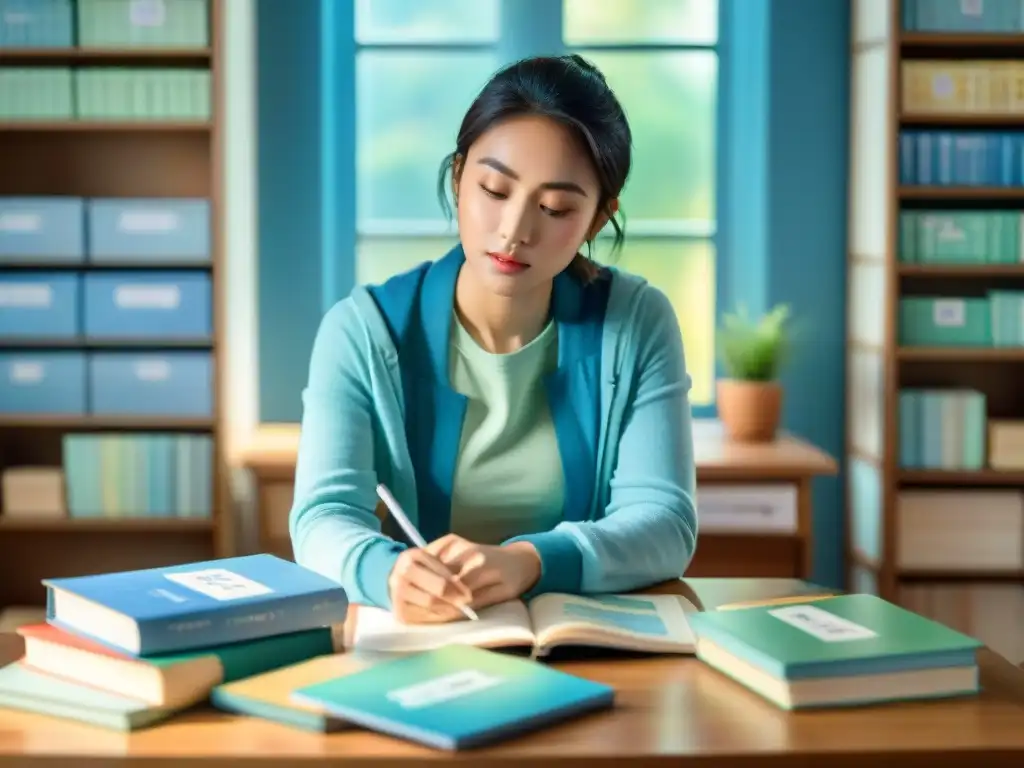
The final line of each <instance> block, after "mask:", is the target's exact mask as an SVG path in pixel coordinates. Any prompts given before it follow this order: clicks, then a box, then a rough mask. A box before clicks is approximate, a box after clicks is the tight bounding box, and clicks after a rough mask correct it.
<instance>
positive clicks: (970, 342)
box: [900, 296, 992, 347]
mask: <svg viewBox="0 0 1024 768" xmlns="http://www.w3.org/2000/svg"><path fill="white" fill-rule="evenodd" d="M900 343H901V344H904V345H908V346H964V347H978V346H990V345H991V344H992V323H991V316H990V311H989V302H988V299H985V298H939V297H919V296H913V297H908V298H904V299H901V300H900Z"/></svg>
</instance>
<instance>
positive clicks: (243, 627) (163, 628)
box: [43, 554, 348, 656]
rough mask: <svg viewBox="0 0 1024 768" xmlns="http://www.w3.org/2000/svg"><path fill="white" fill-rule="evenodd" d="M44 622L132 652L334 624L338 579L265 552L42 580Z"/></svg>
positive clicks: (338, 612)
mask: <svg viewBox="0 0 1024 768" xmlns="http://www.w3.org/2000/svg"><path fill="white" fill-rule="evenodd" d="M43 585H44V586H45V587H46V618H47V621H48V622H49V623H50V624H52V625H54V626H56V627H59V628H61V629H64V630H66V631H68V632H72V633H75V634H78V635H81V636H83V637H89V638H92V639H93V640H96V641H97V642H100V643H104V644H105V645H107V646H110V647H112V648H116V649H118V650H121V651H123V652H125V653H129V654H132V655H135V656H142V655H151V654H155V653H174V652H177V651H187V650H192V649H195V648H205V647H207V646H211V645H223V644H225V643H234V642H239V641H242V640H254V639H256V638H260V637H269V636H271V635H282V634H285V633H288V632H300V631H303V630H307V629H313V628H315V627H326V626H330V625H332V624H340V623H342V622H343V621H344V620H345V613H346V611H347V610H348V599H347V597H346V595H345V591H344V589H342V587H341V585H339V584H337V583H335V582H333V581H331V580H330V579H328V578H326V577H324V576H321V575H320V574H318V573H315V572H313V571H310V570H308V569H306V568H303V567H302V566H300V565H297V564H295V563H293V562H290V561H288V560H282V559H281V558H278V557H274V556H273V555H265V554H263V555H249V556H246V557H234V558H225V559H222V560H210V561H207V562H200V563H191V564H186V565H173V566H167V567H163V568H147V569H145V570H140V571H125V572H122V573H107V574H100V575H96V576H78V577H74V578H67V579H44V580H43Z"/></svg>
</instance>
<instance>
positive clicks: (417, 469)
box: [289, 247, 697, 608]
mask: <svg viewBox="0 0 1024 768" xmlns="http://www.w3.org/2000/svg"><path fill="white" fill-rule="evenodd" d="M464 259H465V257H464V254H463V252H462V250H461V248H460V247H456V248H455V249H453V250H452V251H451V252H450V253H449V254H448V255H446V256H445V257H444V258H442V259H440V260H439V261H436V262H430V263H426V264H423V265H421V266H419V267H417V268H415V269H413V270H411V271H409V272H406V273H404V274H401V275H398V276H397V277H394V278H392V279H390V280H389V281H387V282H386V283H384V284H383V285H380V286H373V287H358V288H356V289H355V290H354V291H353V292H352V294H351V295H350V296H349V297H348V298H346V299H344V300H342V301H340V302H338V303H337V304H336V305H334V307H332V308H331V309H330V310H329V311H328V312H327V314H326V315H325V316H324V318H323V320H322V323H321V325H320V329H319V331H318V333H317V337H316V341H315V343H314V346H313V353H312V357H311V362H310V371H309V383H308V386H307V387H306V389H305V391H304V392H303V404H304V413H303V419H302V436H301V441H300V446H299V456H298V465H297V467H296V475H295V500H294V505H293V507H292V510H291V516H290V519H289V527H290V532H291V537H292V544H293V548H294V552H295V557H296V560H297V561H298V562H299V563H301V564H302V565H304V566H306V567H308V568H311V569H313V570H315V571H318V572H319V573H322V574H324V575H325V576H327V577H329V578H332V579H335V580H336V581H339V582H340V583H341V584H342V586H344V588H345V589H346V591H347V592H348V597H349V600H350V601H351V602H353V603H361V604H365V605H376V606H380V607H384V608H389V607H390V599H389V597H388V591H387V576H388V574H389V573H390V571H391V567H392V566H393V565H394V562H395V560H396V558H397V557H398V555H399V554H400V553H401V552H402V550H403V549H405V547H406V546H407V545H406V544H405V543H403V542H402V540H401V539H402V537H401V534H400V533H398V532H397V531H396V530H395V528H394V526H393V525H391V524H390V520H388V522H387V524H385V525H384V527H383V528H382V524H381V521H380V519H379V518H378V517H377V516H376V514H375V508H376V506H377V497H376V493H375V488H376V484H377V483H378V482H384V483H386V484H387V485H388V486H389V487H390V488H391V491H392V492H393V493H394V495H395V496H396V498H397V499H398V501H399V503H401V504H402V506H403V507H404V508H405V510H406V512H407V513H408V514H409V517H410V519H411V520H412V521H413V523H414V524H415V525H417V527H418V528H419V530H420V532H421V533H422V534H423V536H424V537H425V538H426V539H427V541H430V540H432V539H434V538H437V537H439V536H442V535H444V534H445V533H448V526H449V518H450V512H451V488H452V480H453V474H454V469H455V462H456V458H457V452H458V450H459V439H460V434H461V429H462V414H463V413H464V410H465V397H464V396H462V395H460V394H459V393H458V392H456V391H455V390H454V389H452V388H451V386H450V384H449V380H448V347H449V331H450V328H451V321H452V306H453V301H454V296H455V282H456V278H457V277H458V273H459V269H460V268H461V266H462V263H463V261H464ZM552 314H553V317H554V320H555V322H556V323H557V325H558V367H557V370H555V371H554V372H553V373H552V374H551V375H549V376H548V377H547V379H546V381H545V385H546V389H547V395H548V404H549V408H550V410H551V414H552V418H553V421H554V423H555V432H556V435H557V439H558V443H559V451H560V454H561V457H562V466H563V471H564V473H565V481H566V483H565V485H566V499H565V508H564V514H563V521H562V522H561V523H559V524H558V525H557V526H556V527H555V528H554V529H553V530H551V531H548V532H544V533H539V534H533V535H528V536H523V537H517V538H521V539H525V540H529V541H530V542H532V543H533V545H534V546H535V547H536V549H537V551H538V553H539V554H540V558H541V578H540V581H539V582H538V583H537V585H536V586H535V587H534V588H533V590H532V591H531V594H540V593H543V592H569V593H577V594H578V593H600V592H619V591H627V590H631V589H637V588H641V587H645V586H648V585H650V584H653V583H656V582H659V581H663V580H666V579H671V578H676V577H679V576H681V575H682V574H683V572H684V571H685V569H686V567H687V565H688V564H689V563H690V561H691V559H692V557H693V553H694V549H695V547H696V541H697V514H696V509H695V503H694V496H695V494H694V486H695V471H694V457H693V443H692V433H691V416H690V405H689V400H688V394H689V390H690V377H689V375H688V374H687V371H686V364H685V361H684V356H683V344H682V339H681V337H680V333H679V326H678V322H677V320H676V316H675V313H674V311H673V309H672V306H671V304H670V303H669V301H668V299H667V298H666V297H665V295H664V294H663V293H661V292H660V291H658V290H657V289H656V288H654V287H652V286H650V285H649V284H647V283H646V281H644V280H642V279H641V278H638V277H636V276H634V275H630V274H628V273H625V272H621V271H617V270H606V271H605V273H604V276H603V277H602V278H599V279H598V280H597V281H596V282H594V283H591V284H589V285H584V284H582V283H581V282H579V281H578V280H577V279H576V278H575V277H573V276H571V275H570V274H568V273H564V274H562V275H560V276H559V277H558V278H556V280H555V287H554V292H553V297H552ZM389 534H390V535H389Z"/></svg>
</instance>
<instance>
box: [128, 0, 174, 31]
mask: <svg viewBox="0 0 1024 768" xmlns="http://www.w3.org/2000/svg"><path fill="white" fill-rule="evenodd" d="M129 14H130V15H131V20H132V26H133V27H162V26H163V25H164V21H165V20H166V18H167V10H166V9H165V8H164V0H132V2H131V6H130V9H129Z"/></svg>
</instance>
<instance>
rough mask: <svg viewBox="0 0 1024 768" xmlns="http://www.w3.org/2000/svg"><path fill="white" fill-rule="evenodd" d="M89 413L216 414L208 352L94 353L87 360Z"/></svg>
mask: <svg viewBox="0 0 1024 768" xmlns="http://www.w3.org/2000/svg"><path fill="white" fill-rule="evenodd" d="M89 400H90V403H89V405H90V411H91V412H92V413H94V414H97V415H111V416H172V417H173V416H177V417H183V418H205V417H209V416H211V415H212V414H213V365H212V360H211V356H210V354H209V353H208V352H167V353H159V354H155V353H140V354H137V353H128V352H103V353H96V354H94V355H92V356H91V358H90V359H89Z"/></svg>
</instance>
